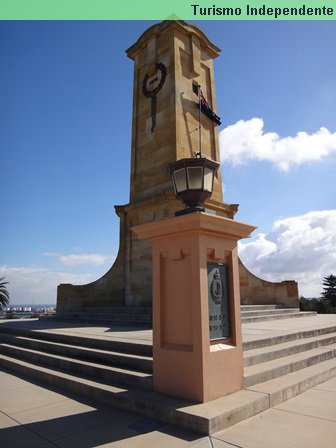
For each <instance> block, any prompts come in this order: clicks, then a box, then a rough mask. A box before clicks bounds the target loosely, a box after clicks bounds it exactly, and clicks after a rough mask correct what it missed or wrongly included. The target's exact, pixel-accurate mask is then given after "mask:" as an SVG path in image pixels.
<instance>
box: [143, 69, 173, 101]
mask: <svg viewBox="0 0 336 448" xmlns="http://www.w3.org/2000/svg"><path fill="white" fill-rule="evenodd" d="M156 69H157V71H156V73H155V74H154V75H152V76H149V75H148V73H146V75H145V77H144V80H143V83H142V92H143V94H144V95H145V97H146V98H153V97H154V96H156V95H157V93H158V92H159V91H160V90H161V89H162V86H163V84H164V82H165V80H166V76H167V69H166V67H165V66H164V65H163V64H162V63H161V62H160V63H158V64H156Z"/></svg>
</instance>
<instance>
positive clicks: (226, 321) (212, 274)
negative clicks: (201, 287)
mask: <svg viewBox="0 0 336 448" xmlns="http://www.w3.org/2000/svg"><path fill="white" fill-rule="evenodd" d="M227 277H228V275H227V265H226V264H223V263H208V300H209V330H210V340H211V341H212V340H214V339H223V338H228V337H230V316H229V302H228V280H227Z"/></svg>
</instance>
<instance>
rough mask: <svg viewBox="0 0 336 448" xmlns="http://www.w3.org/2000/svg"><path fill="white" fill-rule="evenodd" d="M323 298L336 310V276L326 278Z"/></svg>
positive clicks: (323, 283)
mask: <svg viewBox="0 0 336 448" xmlns="http://www.w3.org/2000/svg"><path fill="white" fill-rule="evenodd" d="M322 285H323V292H322V297H323V298H324V299H326V300H328V302H329V303H330V305H331V306H332V307H333V308H336V276H335V275H328V276H327V277H324V279H323V282H322Z"/></svg>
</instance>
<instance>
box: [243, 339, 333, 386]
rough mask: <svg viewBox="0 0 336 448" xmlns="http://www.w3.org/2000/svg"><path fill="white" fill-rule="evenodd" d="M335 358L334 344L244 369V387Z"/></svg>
mask: <svg viewBox="0 0 336 448" xmlns="http://www.w3.org/2000/svg"><path fill="white" fill-rule="evenodd" d="M335 356H336V344H332V345H329V346H328V347H319V348H315V349H311V350H308V351H305V352H302V353H295V354H293V355H289V356H286V357H283V358H278V359H273V360H272V361H267V362H262V363H260V364H256V365H252V366H249V367H246V368H245V369H244V382H245V387H246V388H249V387H251V386H254V385H255V384H259V383H264V382H265V381H268V380H271V379H274V378H277V377H280V376H283V375H287V374H288V373H290V372H293V371H295V370H300V369H304V368H306V367H309V366H311V365H313V364H317V363H319V362H323V361H326V360H328V359H331V358H334V357H335Z"/></svg>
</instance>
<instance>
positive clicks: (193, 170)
mask: <svg viewBox="0 0 336 448" xmlns="http://www.w3.org/2000/svg"><path fill="white" fill-rule="evenodd" d="M187 175H188V185H189V190H201V189H202V188H203V167H202V166H188V167H187Z"/></svg>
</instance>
